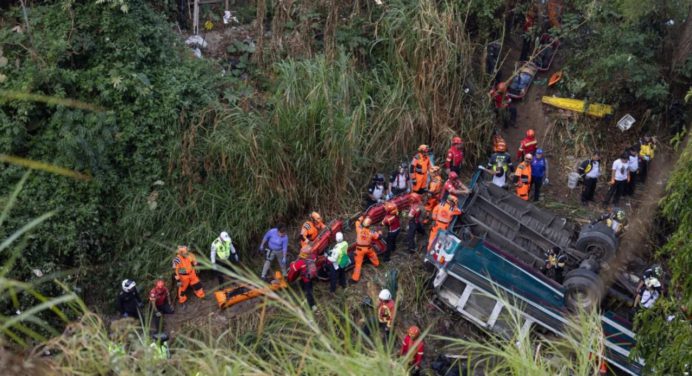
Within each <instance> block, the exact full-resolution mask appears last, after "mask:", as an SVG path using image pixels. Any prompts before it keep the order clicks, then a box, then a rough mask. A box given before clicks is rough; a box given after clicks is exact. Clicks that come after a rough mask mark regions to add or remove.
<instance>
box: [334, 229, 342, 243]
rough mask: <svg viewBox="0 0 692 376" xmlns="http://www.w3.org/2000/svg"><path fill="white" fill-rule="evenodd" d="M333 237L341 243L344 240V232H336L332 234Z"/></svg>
mask: <svg viewBox="0 0 692 376" xmlns="http://www.w3.org/2000/svg"><path fill="white" fill-rule="evenodd" d="M334 239H336V242H337V243H341V242H342V241H344V234H342V233H340V232H337V233H336V235H334Z"/></svg>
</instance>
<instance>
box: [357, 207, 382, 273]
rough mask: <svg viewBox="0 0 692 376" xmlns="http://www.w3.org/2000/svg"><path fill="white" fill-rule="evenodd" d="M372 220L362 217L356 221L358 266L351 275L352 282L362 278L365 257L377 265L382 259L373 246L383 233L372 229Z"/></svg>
mask: <svg viewBox="0 0 692 376" xmlns="http://www.w3.org/2000/svg"><path fill="white" fill-rule="evenodd" d="M371 223H372V220H371V219H370V217H366V218H365V219H363V217H360V218H359V219H358V220H357V221H356V252H355V262H356V267H355V269H354V270H353V275H352V276H351V283H356V282H358V281H359V280H360V269H361V268H362V267H363V259H364V258H365V257H367V258H368V259H369V260H370V262H371V263H372V264H373V265H375V266H376V267H377V266H379V265H380V260H378V259H377V253H375V250H374V249H373V247H372V241H373V240H376V239H379V238H380V236H381V234H380V233H379V232H376V231H372V230H371V229H370V224H371Z"/></svg>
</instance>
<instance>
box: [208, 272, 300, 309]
mask: <svg viewBox="0 0 692 376" xmlns="http://www.w3.org/2000/svg"><path fill="white" fill-rule="evenodd" d="M286 287H288V282H286V280H285V279H284V277H283V275H282V274H281V272H280V271H277V272H275V273H274V279H273V280H272V281H271V283H269V284H268V285H266V286H263V287H257V286H252V285H248V284H241V285H236V286H231V287H228V288H225V289H223V290H219V291H215V292H214V298H215V299H216V303H217V304H218V306H219V308H221V309H224V308H228V307H230V306H233V305H236V304H238V303H242V302H244V301H247V300H250V299H254V298H257V297H259V296H262V295H266V294H268V293H270V292H272V291H276V290H281V289H285V288H286Z"/></svg>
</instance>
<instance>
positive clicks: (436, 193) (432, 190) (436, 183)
mask: <svg viewBox="0 0 692 376" xmlns="http://www.w3.org/2000/svg"><path fill="white" fill-rule="evenodd" d="M442 184H443V183H442V177H441V176H440V175H437V176H433V177H432V179H430V184H429V185H428V194H429V195H430V197H428V202H427V203H426V204H425V212H426V216H427V215H430V213H432V211H433V209H435V207H436V206H437V204H439V203H440V193H442Z"/></svg>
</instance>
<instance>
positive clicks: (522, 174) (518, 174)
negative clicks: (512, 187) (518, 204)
mask: <svg viewBox="0 0 692 376" xmlns="http://www.w3.org/2000/svg"><path fill="white" fill-rule="evenodd" d="M532 160H533V155H531V154H526V155H525V156H524V161H523V162H521V163H519V165H518V166H517V169H516V170H515V171H514V179H515V180H516V183H517V190H516V192H517V196H519V198H521V199H522V200H525V201H528V200H529V189H530V188H531V161H532Z"/></svg>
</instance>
